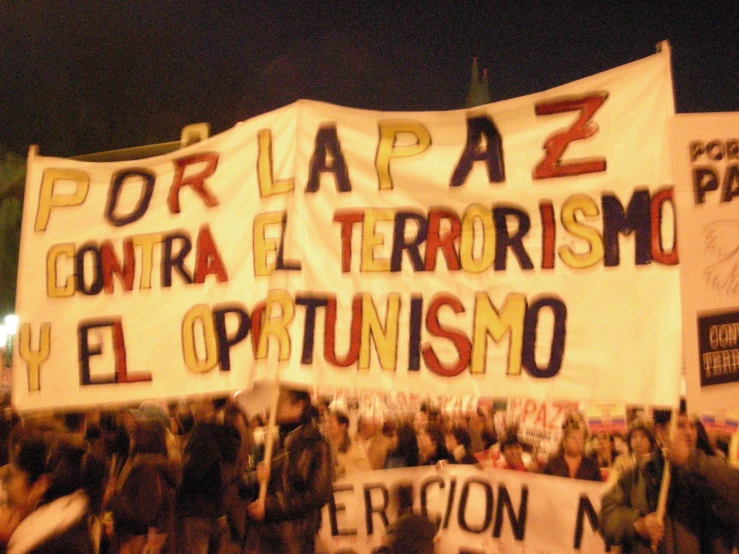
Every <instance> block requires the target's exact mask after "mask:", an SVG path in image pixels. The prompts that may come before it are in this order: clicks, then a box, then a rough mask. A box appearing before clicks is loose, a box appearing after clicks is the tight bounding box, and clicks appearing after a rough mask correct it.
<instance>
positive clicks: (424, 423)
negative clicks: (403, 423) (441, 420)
mask: <svg viewBox="0 0 739 554" xmlns="http://www.w3.org/2000/svg"><path fill="white" fill-rule="evenodd" d="M428 424H429V416H428V414H427V413H426V412H424V411H420V412H416V415H415V416H414V417H413V429H414V430H415V431H416V433H420V432H421V431H423V430H424V429H426V427H428Z"/></svg>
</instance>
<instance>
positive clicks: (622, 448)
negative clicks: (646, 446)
mask: <svg viewBox="0 0 739 554" xmlns="http://www.w3.org/2000/svg"><path fill="white" fill-rule="evenodd" d="M613 449H614V450H615V451H616V456H617V457H618V456H620V455H621V454H628V453H629V452H630V450H629V441H627V440H626V437H624V435H623V433H618V432H616V433H613Z"/></svg>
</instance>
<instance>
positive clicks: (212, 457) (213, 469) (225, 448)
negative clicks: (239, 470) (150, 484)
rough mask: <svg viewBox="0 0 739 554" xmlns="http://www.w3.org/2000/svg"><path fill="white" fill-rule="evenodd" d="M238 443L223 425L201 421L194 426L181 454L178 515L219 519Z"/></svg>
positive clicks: (222, 510)
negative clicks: (182, 454) (181, 465)
mask: <svg viewBox="0 0 739 554" xmlns="http://www.w3.org/2000/svg"><path fill="white" fill-rule="evenodd" d="M239 445H240V439H239V437H238V435H233V433H231V432H230V430H229V429H228V428H226V427H225V426H224V425H220V424H216V423H210V422H204V423H199V424H197V425H196V426H195V427H194V428H193V430H192V431H191V433H190V436H189V438H188V441H187V446H186V447H185V452H184V456H183V469H182V485H181V486H180V488H179V490H178V491H177V511H178V515H179V516H181V517H198V518H219V517H221V516H223V515H224V514H225V513H226V510H225V507H224V504H223V498H224V496H225V493H226V488H227V486H228V484H229V480H230V475H229V470H230V469H231V464H233V463H234V462H235V459H236V455H237V454H238V449H239Z"/></svg>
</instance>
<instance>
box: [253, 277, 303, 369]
mask: <svg viewBox="0 0 739 554" xmlns="http://www.w3.org/2000/svg"><path fill="white" fill-rule="evenodd" d="M273 307H279V308H280V314H279V315H278V316H273V315H272V311H273ZM294 317H295V304H294V303H293V299H292V297H291V296H290V295H289V294H288V293H287V291H284V290H271V291H269V293H268V294H267V301H266V306H265V307H264V319H263V321H264V324H263V325H262V332H261V334H260V335H259V346H258V347H257V355H256V356H255V357H256V358H257V359H258V360H263V359H265V358H266V357H267V354H268V348H267V344H268V341H269V335H272V336H273V337H275V338H276V339H277V340H278V342H279V343H280V358H279V359H280V361H285V360H289V359H290V333H288V331H287V328H288V326H289V325H290V324H291V323H292V321H293V318H294Z"/></svg>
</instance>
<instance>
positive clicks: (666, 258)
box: [649, 187, 678, 265]
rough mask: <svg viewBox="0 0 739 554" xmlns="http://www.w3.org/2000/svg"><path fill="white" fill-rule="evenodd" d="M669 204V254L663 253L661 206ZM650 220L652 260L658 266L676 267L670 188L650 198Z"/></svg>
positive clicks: (675, 236)
mask: <svg viewBox="0 0 739 554" xmlns="http://www.w3.org/2000/svg"><path fill="white" fill-rule="evenodd" d="M665 203H667V204H670V205H671V206H672V221H673V225H672V236H673V237H674V238H673V241H674V243H673V245H672V251H671V252H665V245H664V244H662V206H663V204H665ZM649 208H650V209H649V212H650V219H651V224H652V225H651V226H652V229H651V233H650V235H651V237H652V259H653V260H654V261H655V262H657V263H660V264H664V265H677V262H678V254H677V235H676V229H675V199H674V196H673V191H672V187H669V188H665V189H662V190H660V191H659V192H658V193H657V194H655V195H654V196H652V200H651V202H650V206H649Z"/></svg>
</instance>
